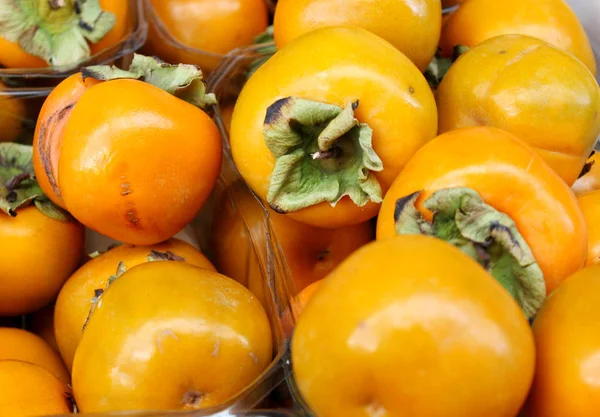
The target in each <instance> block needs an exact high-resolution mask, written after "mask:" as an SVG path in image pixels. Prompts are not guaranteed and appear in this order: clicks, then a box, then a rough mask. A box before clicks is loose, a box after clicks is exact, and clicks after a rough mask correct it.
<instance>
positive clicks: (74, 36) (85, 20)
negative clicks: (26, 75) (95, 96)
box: [0, 0, 129, 68]
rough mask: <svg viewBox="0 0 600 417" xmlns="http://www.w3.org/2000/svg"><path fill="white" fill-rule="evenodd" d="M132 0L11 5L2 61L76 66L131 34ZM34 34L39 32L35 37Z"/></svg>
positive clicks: (1, 38)
mask: <svg viewBox="0 0 600 417" xmlns="http://www.w3.org/2000/svg"><path fill="white" fill-rule="evenodd" d="M128 4H129V2H128V1H124V0H86V1H82V0H69V1H64V0H62V1H61V0H42V1H37V2H35V5H33V6H32V5H31V2H30V1H27V0H15V1H12V2H11V3H10V5H9V4H7V5H5V7H8V8H9V9H8V10H7V11H6V13H5V18H6V21H5V23H6V24H5V25H3V26H2V28H1V29H0V50H1V51H2V54H0V65H3V66H5V67H8V68H42V67H47V66H48V65H55V66H59V67H62V66H73V65H77V64H78V63H80V62H81V61H83V60H85V59H87V58H89V57H90V56H91V55H93V54H95V53H97V52H99V51H102V50H103V49H105V48H107V47H109V46H112V45H113V44H115V43H117V42H118V41H120V40H121V39H123V38H124V37H125V36H126V35H127V33H128V32H129V19H128V13H129V11H128V7H129V6H128ZM31 33H35V34H36V36H34V37H32V36H31Z"/></svg>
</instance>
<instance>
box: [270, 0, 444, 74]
mask: <svg viewBox="0 0 600 417" xmlns="http://www.w3.org/2000/svg"><path fill="white" fill-rule="evenodd" d="M441 19H442V9H441V4H440V0H417V1H412V2H406V1H397V0H279V1H278V3H277V7H276V8H275V20H274V24H273V29H274V37H275V43H276V44H277V47H278V48H283V47H284V46H285V45H287V44H289V43H290V42H291V41H292V40H294V39H296V38H298V37H299V36H301V35H303V34H305V33H308V32H310V31H313V30H315V29H318V28H322V27H326V26H341V25H349V26H358V27H361V28H363V29H366V30H368V31H369V32H372V33H374V34H376V35H378V36H381V37H382V38H383V39H385V40H387V41H388V42H390V43H391V44H392V45H394V47H396V48H397V49H398V50H400V51H401V52H402V53H404V54H405V55H406V56H407V57H408V58H410V60H411V61H413V62H414V63H415V65H416V66H417V67H419V69H420V70H421V71H424V70H425V68H427V66H428V65H429V63H430V62H431V59H432V58H433V56H434V55H435V52H436V50H437V46H438V43H439V39H440V30H441V24H442V21H441ZM399 22H402V23H401V24H399Z"/></svg>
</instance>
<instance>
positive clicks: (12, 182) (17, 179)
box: [4, 172, 31, 191]
mask: <svg viewBox="0 0 600 417" xmlns="http://www.w3.org/2000/svg"><path fill="white" fill-rule="evenodd" d="M30 178H31V174H30V173H29V172H21V173H20V174H17V175H15V176H14V177H12V178H11V179H9V180H8V181H6V184H4V186H5V187H6V189H7V190H8V191H13V190H14V189H15V188H17V187H18V186H19V185H21V183H22V182H23V181H25V180H28V179H30Z"/></svg>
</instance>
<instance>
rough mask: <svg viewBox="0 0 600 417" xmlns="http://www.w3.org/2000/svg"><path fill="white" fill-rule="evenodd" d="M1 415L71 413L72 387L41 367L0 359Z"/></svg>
mask: <svg viewBox="0 0 600 417" xmlns="http://www.w3.org/2000/svg"><path fill="white" fill-rule="evenodd" d="M0 392H2V395H0V415H3V416H11V417H35V416H40V415H44V416H48V415H56V414H70V413H71V412H72V406H71V401H70V400H69V396H70V393H71V390H70V389H69V387H68V385H67V384H65V383H64V382H61V381H59V380H58V379H56V378H55V377H54V376H53V375H52V374H51V373H49V372H48V371H47V370H45V369H43V368H42V367H40V366H37V365H34V364H31V363H28V362H20V361H12V360H0Z"/></svg>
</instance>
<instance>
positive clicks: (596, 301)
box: [524, 265, 600, 417]
mask: <svg viewBox="0 0 600 417" xmlns="http://www.w3.org/2000/svg"><path fill="white" fill-rule="evenodd" d="M598 320H600V266H598V265H594V266H590V267H587V268H584V269H581V270H579V271H577V272H576V273H575V274H573V275H572V276H571V277H569V278H568V279H567V280H566V281H565V282H564V283H563V284H562V285H561V286H560V287H558V289H557V290H556V291H554V292H553V293H552V294H551V295H550V297H548V300H547V301H546V303H545V304H544V306H543V307H542V309H541V310H540V313H539V314H538V316H537V317H536V319H535V321H534V323H533V334H534V336H535V343H536V362H537V364H536V374H535V379H534V382H533V386H532V388H531V393H530V397H529V400H528V404H527V406H526V407H525V412H524V415H525V416H527V417H564V416H577V417H595V416H597V415H598V410H599V409H600V389H599V388H598V384H597V383H596V381H597V378H598V351H599V350H600V333H599V332H597V331H596V329H597V326H598Z"/></svg>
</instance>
